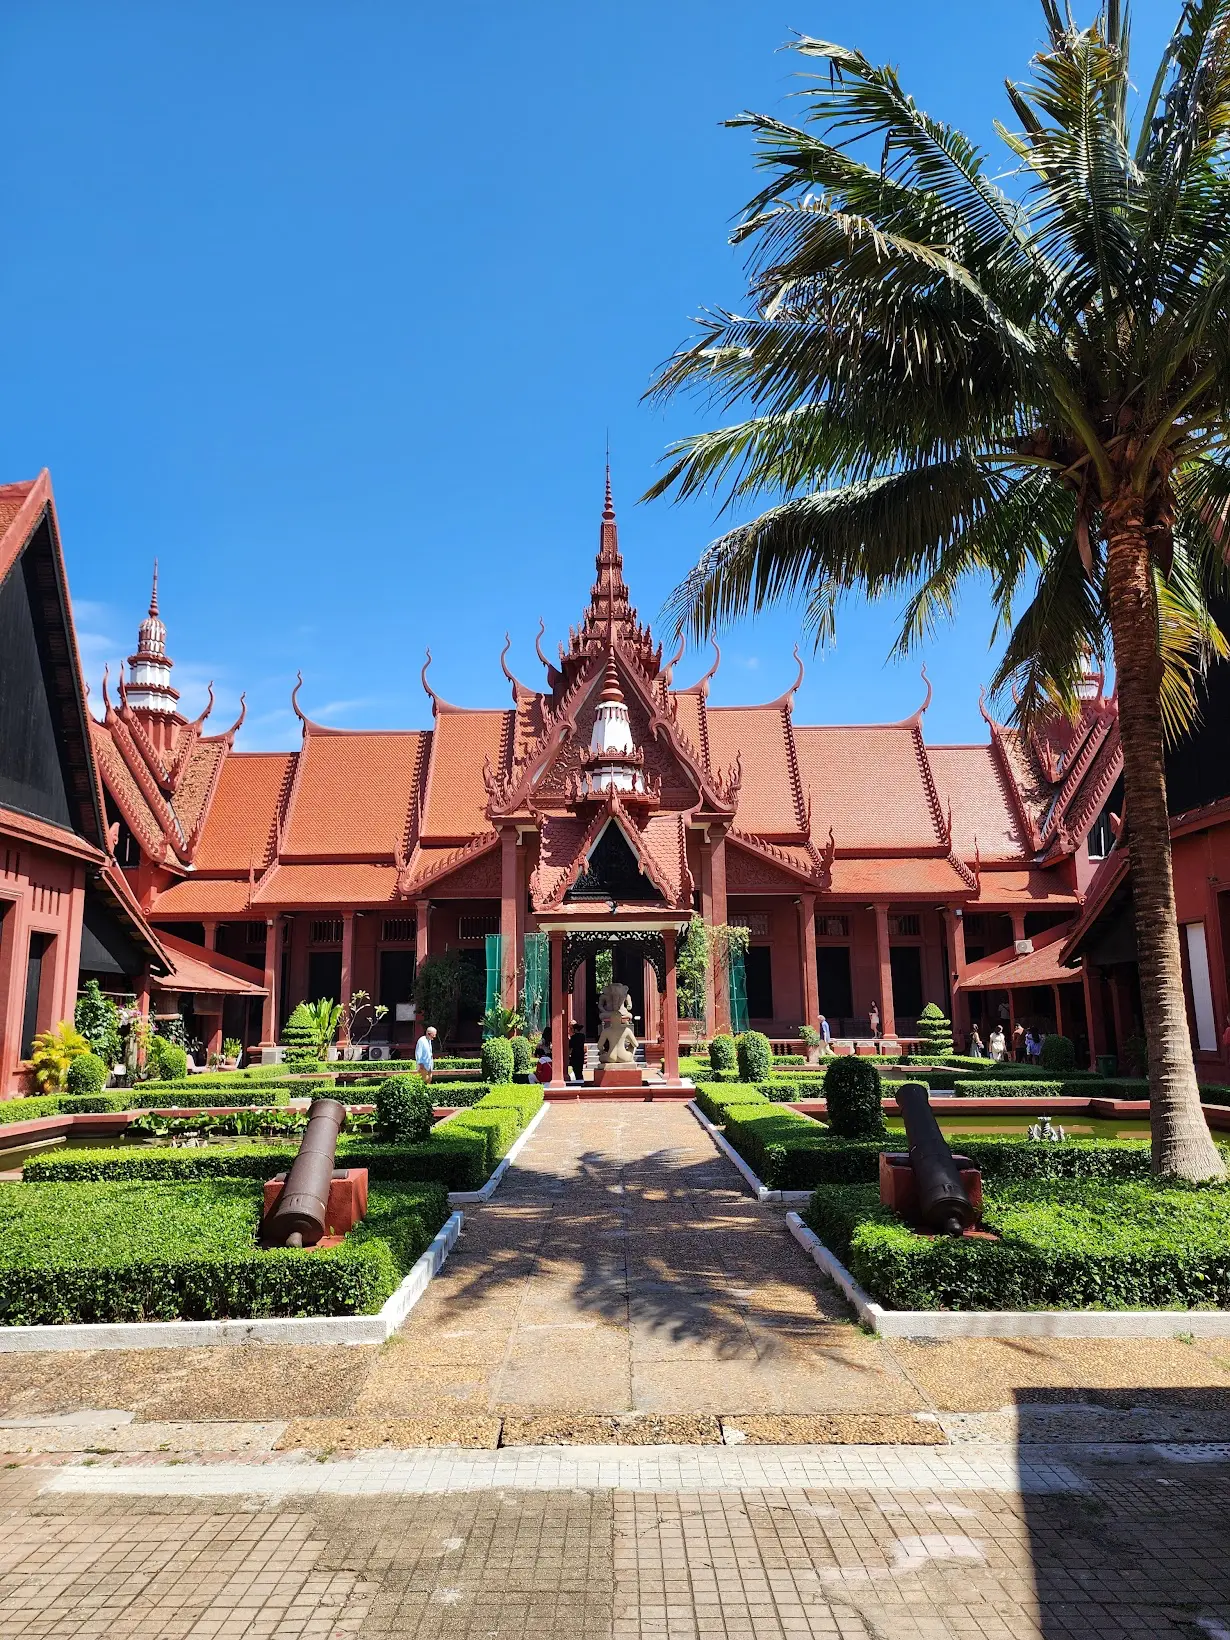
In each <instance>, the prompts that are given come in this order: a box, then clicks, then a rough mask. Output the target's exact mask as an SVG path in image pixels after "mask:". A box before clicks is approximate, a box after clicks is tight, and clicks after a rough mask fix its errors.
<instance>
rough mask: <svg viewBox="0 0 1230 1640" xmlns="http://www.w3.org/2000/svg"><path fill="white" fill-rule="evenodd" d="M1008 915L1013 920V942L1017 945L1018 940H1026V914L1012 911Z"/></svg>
mask: <svg viewBox="0 0 1230 1640" xmlns="http://www.w3.org/2000/svg"><path fill="white" fill-rule="evenodd" d="M1008 915H1009V917H1010V918H1011V920H1012V940H1013V943H1014V944H1015V943H1016V942H1017V941H1018V940H1023V939H1024V938H1025V913H1024V912H1023V911H1010V912H1009V913H1008Z"/></svg>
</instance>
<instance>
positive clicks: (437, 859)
mask: <svg viewBox="0 0 1230 1640" xmlns="http://www.w3.org/2000/svg"><path fill="white" fill-rule="evenodd" d="M498 843H499V839H498V837H497V836H496V834H495V833H494V832H489V833H487V834H486V835H485V836H481V835H480V836H478V837H472V838H471V839H470V841H469V842H468V843H462V844H460V845H455V846H453V847H451V848H450V847H445V848H416V849H415V851H414V853H413V855H412V856H411V857H410V859H409V860H408V861H407V862H406V866H405V869H404V871H402V872H401V873H400V874H399V882H398V892H399V893H401V894H403V895H407V896H409V895H412V894H421V893H422V891H423V890H424V889H425V888H427V887H428V886H429V885H430V884H432V883H435V882H439V880H440V879H441V878H442V877H447V876H448V875H449V874H450V873H451V872H454V871H457V870H459V869H460V868H461V867H462V866H465V865H469V864H470V862H471V861H472V860H477V859H480V858H481V857H482V856H483V855H485V854H487V853H489V852H490V851H491V850H492V849H493V848H495V847H496V846H497V845H498Z"/></svg>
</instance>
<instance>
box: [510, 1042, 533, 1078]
mask: <svg viewBox="0 0 1230 1640" xmlns="http://www.w3.org/2000/svg"><path fill="white" fill-rule="evenodd" d="M509 1047H510V1048H511V1049H512V1056H513V1075H514V1076H525V1075H527V1074H528V1072H529V1070H530V1068H531V1066H532V1065H533V1063H534V1049H533V1047H532V1045H531V1043H530V1039H529V1037H528V1036H514V1037H513V1038H512V1039H511V1041H510V1042H509Z"/></svg>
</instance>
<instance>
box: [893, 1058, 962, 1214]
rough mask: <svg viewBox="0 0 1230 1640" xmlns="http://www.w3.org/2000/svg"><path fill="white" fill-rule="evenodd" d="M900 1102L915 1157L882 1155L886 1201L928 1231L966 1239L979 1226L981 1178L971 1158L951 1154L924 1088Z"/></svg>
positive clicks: (901, 1094)
mask: <svg viewBox="0 0 1230 1640" xmlns="http://www.w3.org/2000/svg"><path fill="white" fill-rule="evenodd" d="M896 1097H897V1108H898V1110H900V1112H901V1116H902V1119H903V1121H904V1122H905V1136H906V1139H907V1141H908V1142H909V1146H910V1151H909V1155H908V1156H905V1155H893V1154H890V1153H887V1152H886V1153H884V1154H883V1155H881V1157H880V1200H881V1201H883V1202H885V1203H886V1205H888V1206H891V1207H895V1208H896V1209H897V1210H898V1212H900V1213H901V1214H902V1215H903V1217H905V1218H913V1219H915V1220H916V1221H917V1222H918V1224H919V1225H920V1226H921V1227H922V1228H923V1229H925V1230H935V1231H939V1232H940V1233H941V1234H943V1235H949V1236H959V1235H962V1234H963V1233H964V1232H965V1231H966V1230H968V1229H970V1228H971V1227H972V1226H973V1225H974V1224H975V1223H976V1222H977V1219H978V1216H979V1210H980V1208H981V1206H982V1181H981V1178H980V1177H979V1174H978V1172H977V1170H976V1169H975V1168H974V1165H973V1163H972V1162H971V1161H970V1160H969V1159H968V1157H965V1156H954V1155H953V1153H952V1151H951V1150H950V1149H949V1147H948V1141H947V1139H945V1137H944V1135H943V1134H942V1133H941V1132H940V1127H939V1123H938V1122H937V1121H936V1119H935V1112H934V1111H933V1110H932V1109H931V1096H930V1093H929V1092H928V1090H927V1089H926V1088H925V1087H924V1086H923V1084H922V1083H921V1082H905V1083H903V1084H902V1086H901V1087H899V1088H898V1089H897V1090H896Z"/></svg>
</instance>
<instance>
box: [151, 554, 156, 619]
mask: <svg viewBox="0 0 1230 1640" xmlns="http://www.w3.org/2000/svg"><path fill="white" fill-rule="evenodd" d="M149 612H150V614H151V615H157V613H158V560H157V559H156V558H155V559H154V585H153V589H152V591H151V592H150V595H149Z"/></svg>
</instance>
